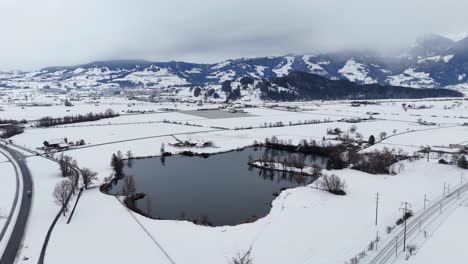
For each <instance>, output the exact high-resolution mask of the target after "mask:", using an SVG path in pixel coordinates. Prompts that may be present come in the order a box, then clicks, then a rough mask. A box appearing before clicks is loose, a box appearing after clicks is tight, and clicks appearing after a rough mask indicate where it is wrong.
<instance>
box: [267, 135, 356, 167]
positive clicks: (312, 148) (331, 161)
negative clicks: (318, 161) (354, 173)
mask: <svg viewBox="0 0 468 264" xmlns="http://www.w3.org/2000/svg"><path fill="white" fill-rule="evenodd" d="M263 145H265V146H266V147H269V148H273V149H279V150H285V151H290V152H298V153H303V154H315V155H321V156H325V157H328V160H327V165H326V169H327V170H331V169H334V170H340V169H344V168H346V167H347V166H348V163H347V162H346V161H345V160H344V159H343V153H345V152H346V151H347V150H348V148H351V147H352V146H347V145H345V144H336V145H331V144H328V145H327V144H325V143H324V142H322V143H321V144H317V142H316V141H315V140H311V141H310V142H309V141H307V140H305V139H303V140H301V143H300V144H299V145H293V144H291V142H287V143H286V142H284V141H281V140H278V138H276V137H275V136H273V137H271V138H266V139H265V143H264V144H263Z"/></svg>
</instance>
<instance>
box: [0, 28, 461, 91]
mask: <svg viewBox="0 0 468 264" xmlns="http://www.w3.org/2000/svg"><path fill="white" fill-rule="evenodd" d="M291 72H306V73H312V74H316V75H319V76H322V77H324V78H327V79H330V80H343V79H344V80H349V81H351V82H355V83H357V84H380V85H391V86H404V87H412V88H452V87H458V86H462V87H466V86H468V76H467V75H468V37H466V38H464V39H462V40H459V41H453V40H451V39H449V38H446V37H443V36H439V35H426V36H424V37H421V38H419V39H418V40H417V41H416V42H415V44H414V45H413V46H411V47H409V48H408V49H406V50H405V51H404V52H401V53H400V54H399V55H396V56H388V55H387V56H383V55H379V54H374V53H372V52H362V51H361V52H358V51H342V52H334V53H323V54H316V55H287V56H274V57H257V58H240V59H233V60H226V61H223V62H220V63H212V64H202V63H188V62H176V61H171V62H150V61H144V60H116V61H99V62H93V63H88V64H83V65H76V66H66V67H61V66H59V67H48V68H43V69H41V70H38V71H32V72H23V71H9V72H0V87H5V88H55V89H88V88H93V89H100V88H103V89H105V88H135V87H143V88H164V87H170V86H194V85H208V84H220V83H222V82H223V81H226V80H239V79H240V78H242V77H251V78H253V79H258V80H260V79H272V78H277V77H284V76H287V75H288V74H289V73H291Z"/></svg>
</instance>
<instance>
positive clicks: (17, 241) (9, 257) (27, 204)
mask: <svg viewBox="0 0 468 264" xmlns="http://www.w3.org/2000/svg"><path fill="white" fill-rule="evenodd" d="M2 148H3V149H4V150H6V151H8V152H9V153H10V155H11V156H12V157H13V158H14V159H15V161H16V163H17V164H18V166H19V170H20V172H21V173H20V176H21V177H22V182H23V189H22V190H19V192H20V193H18V195H19V197H21V204H19V205H18V204H16V206H19V212H18V216H17V219H16V222H15V223H14V227H13V231H12V232H11V236H10V237H9V241H8V243H7V245H6V248H5V251H4V252H3V255H2V256H1V259H0V264H11V263H13V262H14V261H15V258H16V255H17V253H18V250H19V249H20V247H21V242H22V240H23V235H24V232H25V230H26V225H27V222H28V217H29V211H30V209H31V201H32V197H29V196H28V195H27V193H28V191H33V183H32V178H31V174H30V173H29V169H28V167H27V165H26V161H25V157H24V156H23V155H22V154H21V153H19V152H17V151H14V150H11V149H9V148H7V147H3V145H2ZM17 192H18V190H17ZM32 195H34V192H33V193H32ZM10 224H13V223H10Z"/></svg>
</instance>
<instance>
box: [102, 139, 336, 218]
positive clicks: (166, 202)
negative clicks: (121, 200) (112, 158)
mask: <svg viewBox="0 0 468 264" xmlns="http://www.w3.org/2000/svg"><path fill="white" fill-rule="evenodd" d="M264 155H268V156H269V157H272V158H274V159H275V160H277V159H279V160H283V159H284V158H286V157H289V158H291V157H292V156H295V157H296V158H298V157H302V158H303V159H304V160H305V164H306V165H314V164H315V165H320V166H321V167H323V168H324V167H325V164H326V161H327V158H325V157H321V156H314V155H307V156H303V155H302V154H298V153H290V152H286V151H279V150H274V149H269V148H254V147H249V148H245V149H243V150H239V151H231V152H226V153H221V154H214V155H211V156H209V157H208V158H203V157H198V156H194V157H187V156H182V155H173V156H169V157H165V158H161V157H152V158H144V159H135V160H132V166H131V167H128V166H126V167H125V169H124V174H125V175H132V176H134V179H135V183H136V184H135V185H136V191H137V192H139V193H141V192H142V193H145V194H146V197H145V198H143V199H141V200H137V201H136V206H137V208H138V209H140V210H142V211H143V212H145V213H147V214H149V215H150V216H151V217H152V218H155V219H172V220H181V219H187V220H192V221H194V220H197V221H198V222H199V223H200V221H201V220H202V219H203V220H204V222H209V223H210V224H211V225H214V226H222V225H237V224H240V223H242V222H245V221H246V220H247V219H255V218H260V217H264V216H266V215H267V214H268V213H269V211H270V208H271V202H272V200H273V199H274V198H275V195H277V194H278V193H280V192H281V190H282V189H284V188H292V187H297V186H304V185H307V184H310V183H311V182H313V180H314V178H313V177H307V176H306V177H303V176H299V175H297V174H295V173H285V172H279V171H270V170H263V169H258V168H252V167H250V166H249V165H248V161H249V158H253V159H260V158H262V157H264ZM122 189H123V181H118V182H117V184H116V185H115V186H113V187H112V188H111V189H110V191H109V192H110V193H111V194H122Z"/></svg>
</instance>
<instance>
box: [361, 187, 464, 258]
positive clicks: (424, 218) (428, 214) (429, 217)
mask: <svg viewBox="0 0 468 264" xmlns="http://www.w3.org/2000/svg"><path fill="white" fill-rule="evenodd" d="M467 191H468V183H466V184H464V185H462V186H460V187H458V188H457V189H455V190H454V191H452V192H451V193H449V194H447V195H445V196H443V197H442V198H441V199H440V200H438V201H436V202H434V203H433V204H432V205H431V206H429V207H428V208H427V209H425V210H424V211H422V212H420V213H418V214H416V215H415V216H413V217H411V218H410V219H409V220H408V221H407V228H406V229H407V231H406V236H407V240H408V239H410V238H411V237H412V236H416V235H417V234H419V230H420V226H422V225H424V224H426V223H430V222H432V221H434V220H435V219H437V218H438V217H443V216H444V215H443V214H441V212H442V211H443V210H444V209H445V208H448V207H451V206H456V205H457V204H458V203H457V202H458V201H459V199H460V197H461V196H463V195H464V194H465V193H466V192H467ZM403 239H404V230H400V231H399V232H397V233H396V234H395V235H394V236H393V237H391V238H389V239H386V241H387V242H386V243H385V244H384V246H383V247H381V248H380V249H379V250H378V252H377V253H376V254H375V255H374V256H373V257H372V258H371V259H370V261H369V262H368V263H369V264H385V263H391V262H392V261H393V260H394V259H395V258H396V257H397V256H398V255H399V254H401V251H403Z"/></svg>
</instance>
